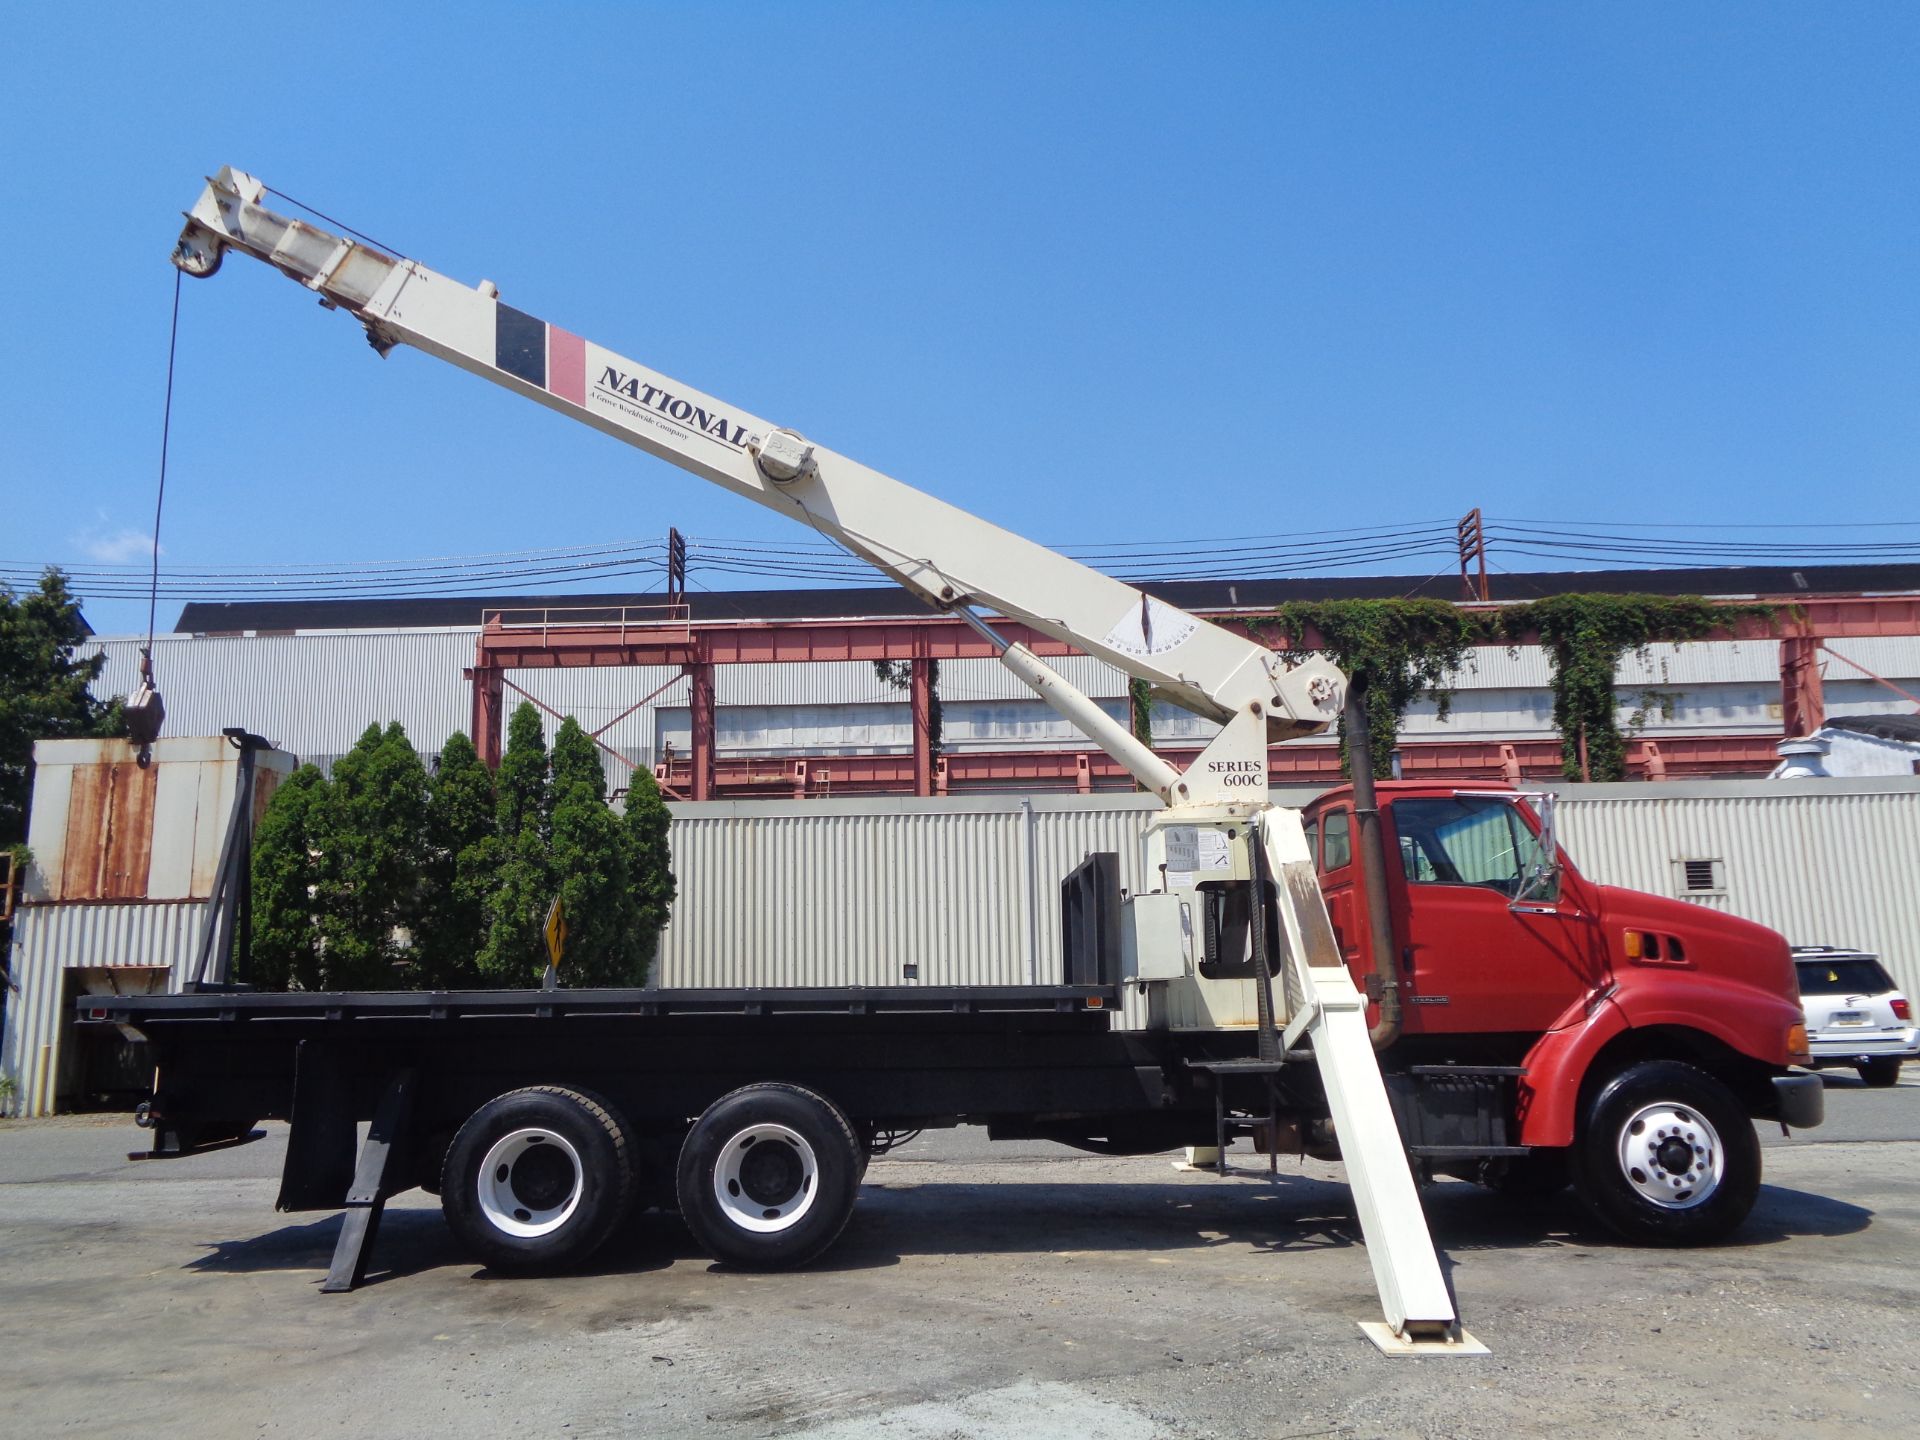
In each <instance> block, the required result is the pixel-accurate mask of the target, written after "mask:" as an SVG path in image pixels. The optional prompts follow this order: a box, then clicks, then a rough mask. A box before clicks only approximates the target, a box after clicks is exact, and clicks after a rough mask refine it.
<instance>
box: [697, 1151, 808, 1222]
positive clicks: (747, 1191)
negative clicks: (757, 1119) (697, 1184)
mask: <svg viewBox="0 0 1920 1440" xmlns="http://www.w3.org/2000/svg"><path fill="white" fill-rule="evenodd" d="M819 1179H820V1162H819V1160H818V1158H817V1157H816V1156H815V1155H814V1153H813V1146H811V1145H809V1144H808V1143H807V1141H806V1137H805V1136H803V1135H801V1134H800V1133H799V1132H798V1131H796V1130H790V1129H788V1128H787V1127H786V1126H785V1125H772V1124H767V1125H750V1126H748V1127H747V1128H746V1129H744V1130H741V1131H739V1132H738V1133H736V1134H735V1135H734V1136H733V1137H732V1138H731V1139H730V1140H728V1141H727V1143H726V1146H725V1147H724V1148H723V1149H722V1150H721V1152H720V1158H719V1160H718V1161H717V1162H716V1163H715V1165H714V1167H713V1194H714V1199H715V1200H717V1201H718V1202H719V1205H720V1210H721V1213H722V1214H724V1215H725V1216H726V1217H727V1219H728V1220H729V1221H731V1222H732V1223H733V1224H735V1225H737V1226H739V1227H740V1228H741V1229H742V1230H750V1231H752V1232H754V1233H755V1234H759V1235H772V1234H777V1233H778V1232H780V1231H782V1230H790V1229H792V1228H793V1227H794V1226H795V1225H798V1224H799V1223H800V1221H801V1220H802V1219H804V1218H805V1217H806V1215H807V1213H808V1212H809V1211H810V1210H812V1209H813V1202H814V1200H815V1199H816V1197H817V1196H818V1195H819V1193H820V1185H819Z"/></svg>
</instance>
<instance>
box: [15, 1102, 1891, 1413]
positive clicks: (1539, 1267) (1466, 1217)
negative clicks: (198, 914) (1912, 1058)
mask: <svg viewBox="0 0 1920 1440" xmlns="http://www.w3.org/2000/svg"><path fill="white" fill-rule="evenodd" d="M1827 1099H1828V1123H1827V1124H1826V1125H1825V1126H1824V1127H1822V1129H1820V1130H1818V1131H1813V1132H1807V1133H1806V1134H1804V1135H1796V1136H1795V1137H1793V1138H1790V1139H1780V1138H1778V1137H1777V1135H1776V1136H1774V1137H1769V1138H1768V1152H1767V1156H1766V1162H1767V1170H1768V1175H1767V1184H1766V1186H1765V1188H1764V1189H1763V1191H1762V1193H1761V1198H1760V1202H1759V1204H1758V1206H1757V1207H1756V1209H1755V1212H1754V1215H1753V1217H1752V1218H1751V1219H1750V1220H1749V1221H1748V1223H1747V1225H1746V1226H1745V1227H1744V1228H1743V1229H1742V1231H1741V1232H1740V1234H1739V1235H1738V1236H1737V1237H1736V1238H1735V1240H1734V1242H1733V1243H1731V1244H1728V1245H1723V1246H1718V1247H1714V1248H1711V1249H1707V1250H1695V1251H1649V1250H1638V1249H1633V1248H1631V1247H1627V1246H1622V1245H1618V1244H1616V1243H1614V1242H1612V1241H1610V1240H1609V1239H1608V1238H1606V1237H1605V1236H1604V1235H1603V1234H1600V1233H1598V1232H1597V1231H1596V1230H1595V1229H1594V1228H1593V1227H1592V1226H1591V1225H1590V1224H1589V1223H1588V1222H1587V1221H1585V1220H1584V1218H1583V1217H1582V1216H1581V1215H1580V1214H1579V1212H1578V1211H1577V1209H1576V1208H1575V1207H1573V1206H1572V1205H1571V1204H1570V1203H1555V1204H1552V1205H1550V1206H1547V1207H1545V1208H1539V1209H1531V1210H1529V1209H1517V1208H1515V1207H1514V1206H1513V1205H1511V1204H1509V1203H1507V1202H1505V1201H1503V1200H1501V1199H1500V1198H1498V1197H1495V1196H1492V1195H1490V1194H1488V1193H1486V1192H1484V1191H1481V1190H1480V1189H1478V1188H1477V1187H1474V1186H1470V1185H1465V1184H1460V1183H1458V1182H1451V1181H1446V1182H1441V1183H1438V1184H1435V1185H1432V1186H1430V1187H1427V1188H1426V1190H1425V1191H1424V1192H1423V1193H1424V1197H1425V1200H1426V1205H1427V1211H1428V1216H1429V1222H1430V1224H1431V1226H1432V1228H1433V1232H1434V1235H1435V1238H1436V1241H1437V1243H1438V1245H1439V1247H1440V1250H1441V1254H1442V1259H1443V1263H1444V1265H1445V1267H1446V1270H1447V1274H1448V1276H1449V1280H1450V1283H1451V1284H1452V1286H1453V1288H1454V1290H1455V1293H1456V1295H1457V1297H1458V1300H1459V1304H1460V1309H1461V1313H1462V1315H1463V1317H1464V1318H1465V1320H1466V1323H1467V1325H1468V1327H1469V1328H1470V1329H1471V1330H1472V1332H1473V1333H1474V1334H1475V1335H1476V1336H1477V1337H1478V1338H1479V1339H1480V1340H1482V1341H1483V1342H1485V1343H1486V1344H1487V1345H1488V1346H1489V1348H1490V1350H1491V1352H1492V1353H1491V1354H1489V1355H1487V1356H1484V1357H1479V1358H1472V1359H1469V1358H1450V1359H1417V1360H1395V1359H1388V1358H1385V1357H1383V1356H1381V1355H1379V1354H1378V1353H1377V1352H1376V1351H1375V1350H1374V1349H1373V1348H1372V1346H1371V1345H1369V1344H1368V1343H1367V1342H1366V1341H1365V1340H1364V1339H1363V1338H1362V1336H1361V1334H1360V1331H1359V1329H1358V1327H1357V1325H1356V1322H1357V1321H1359V1320H1362V1319H1367V1318H1370V1317H1372V1316H1375V1315H1377V1313H1378V1309H1377V1307H1378V1301H1377V1299H1376V1297H1375V1293H1374V1289H1373V1283H1372V1277H1371V1273H1370V1270H1369V1267H1368V1265H1367V1263H1366V1257H1365V1250H1364V1247H1363V1246H1361V1245H1360V1244H1359V1237H1358V1227H1357V1225H1356V1223H1355V1221H1354V1219H1353V1214H1352V1209H1351V1198H1350V1195H1349V1192H1348V1191H1347V1189H1346V1187H1345V1186H1344V1184H1342V1183H1340V1180H1341V1172H1340V1170H1339V1168H1338V1167H1337V1166H1330V1165H1321V1164H1317V1163H1314V1162H1293V1161H1288V1162H1284V1163H1283V1164H1282V1167H1281V1173H1280V1175H1279V1177H1278V1178H1277V1179H1269V1178H1268V1177H1267V1176H1266V1174H1265V1172H1264V1166H1263V1165H1262V1166H1259V1167H1257V1168H1256V1167H1255V1165H1254V1164H1253V1163H1252V1162H1253V1157H1251V1156H1248V1157H1245V1159H1246V1162H1247V1169H1246V1170H1245V1171H1244V1172H1243V1173H1239V1174H1236V1175H1234V1176H1232V1177H1230V1178H1228V1179H1226V1180H1220V1179H1216V1178H1214V1177H1212V1176H1210V1175H1204V1174H1195V1173H1192V1172H1185V1171H1179V1170H1176V1169H1174V1168H1173V1166H1172V1164H1171V1163H1170V1158H1171V1157H1165V1156H1160V1157H1141V1158H1131V1159H1112V1158H1104V1157H1094V1156H1084V1155H1079V1154H1076V1153H1075V1152H1071V1151H1064V1150H1060V1149H1058V1148H1056V1147H1053V1146H1047V1145H1038V1144H1033V1145H1027V1144H1019V1145H991V1146H990V1145H988V1144H987V1143H986V1142H985V1140H984V1137H983V1136H981V1135H980V1134H979V1132H976V1131H958V1132H951V1133H940V1134H932V1135H928V1136H925V1137H922V1138H921V1139H920V1140H918V1141H916V1142H915V1143H913V1144H912V1145H910V1146H908V1147H907V1148H906V1149H904V1150H902V1151H900V1152H898V1153H897V1154H896V1155H894V1156H890V1157H885V1158H882V1159H880V1160H877V1161H875V1162H874V1164H873V1166H872V1169H871V1170H870V1172H869V1175H868V1183H867V1184H866V1186H865V1187H864V1188H863V1190H862V1195H861V1200H860V1205H859V1208H858V1210H857V1211H856V1214H855V1217H854V1219H853V1222H852V1223H851V1224H850V1226H849V1227H848V1230H847V1233H846V1235H845V1236H844V1237H843V1238H842V1240H841V1242H840V1244H839V1245H838V1246H837V1247H836V1248H835V1250H834V1251H832V1252H831V1253H830V1254H829V1255H828V1256H827V1257H826V1258H825V1260H823V1261H822V1262H821V1263H819V1264H818V1265H816V1266H814V1267H812V1268H810V1269H808V1270H805V1271H801V1272H795V1273H792V1274H784V1275H747V1274H740V1273H729V1272H727V1271H726V1270H724V1269H723V1268H721V1267H717V1266H714V1265H713V1264H712V1263H711V1262H709V1261H708V1260H707V1259H706V1258H705V1257H703V1256H701V1255H700V1254H698V1253H697V1251H696V1250H695V1248H694V1247H693V1244H692V1242H691V1240H690V1238H689V1237H688V1235H687V1234H686V1231H685V1230H684V1228H683V1227H682V1226H680V1225H679V1223H678V1221H677V1220H675V1219H674V1218H673V1217H670V1216H661V1215H649V1216H644V1217H641V1218H640V1219H638V1220H637V1221H636V1222H635V1223H634V1224H633V1226H632V1227H631V1228H630V1230H629V1231H627V1232H626V1233H624V1234H622V1235H621V1236H619V1237H618V1238H617V1239H616V1240H615V1241H614V1242H613V1244H612V1245H611V1246H610V1247H609V1249H608V1250H607V1251H606V1252H604V1253H603V1254H602V1255H601V1256H600V1257H597V1258H596V1261H595V1262H594V1264H593V1266H592V1267H591V1268H590V1269H589V1270H588V1271H587V1272H586V1273H583V1274H579V1275H571V1276H564V1277H552V1278H545V1279H509V1278H504V1277H499V1276H495V1275H492V1274H491V1273H489V1272H487V1271H485V1270H484V1269H481V1268H479V1267H477V1266H475V1265H474V1264H472V1263H471V1262H469V1261H466V1260H464V1259H463V1258H462V1257H461V1256H460V1255H459V1254H458V1253H457V1252H456V1250H455V1248H454V1246H453V1242H452V1240H451V1237H450V1236H449V1234H448V1232H447V1230H446V1227H445V1225H444V1224H443V1222H442V1221H441V1219H440V1216H439V1213H438V1209H437V1206H436V1205H435V1203H434V1202H433V1200H432V1199H431V1197H428V1196H424V1195H420V1194H417V1193H416V1194H414V1195H410V1196H406V1197H402V1199H401V1200H400V1201H398V1202H396V1204H395V1205H394V1207H393V1208H392V1210H391V1211H390V1212H389V1216H388V1220H387V1223H386V1226H385V1228H384V1230H383V1232H382V1235H381V1241H380V1246H379V1250H378V1252H377V1254H376V1257H375V1262H374V1270H373V1274H372V1276H371V1277H370V1283H369V1284H368V1285H367V1286H366V1287H364V1288H363V1289H362V1290H360V1291H358V1292H356V1293H355V1294H352V1295H345V1296H322V1295H320V1294H319V1293H318V1284H319V1280H320V1278H321V1275H322V1274H323V1273H324V1270H325V1267H326V1264H327V1260H328V1257H329V1255H330V1253H331V1250H332V1246H333V1241H334V1238H335V1236H336V1235H337V1233H338V1229H339V1223H340V1222H339V1219H338V1217H337V1216H335V1215H307V1214H302V1215H277V1214H275V1213H274V1211H273V1208H272V1205H273V1197H274V1193H275V1185H276V1180H277V1172H278V1164H279V1158H280V1156H281V1154H282V1153H283V1152H284V1144H285V1132H284V1129H283V1128H282V1127H279V1126H269V1127H266V1129H265V1134H264V1136H263V1138H262V1139H261V1140H259V1141H257V1142H255V1143H253V1144H249V1145H243V1146H238V1147H234V1148H231V1149H227V1150H222V1151H216V1152H213V1153H209V1154H206V1155H198V1156H192V1157H188V1158H186V1159H182V1160H169V1161H129V1160H128V1159H126V1152H127V1151H128V1150H130V1149H134V1148H138V1147H139V1146H140V1144H141V1141H142V1140H143V1139H144V1135H143V1134H142V1132H139V1131H136V1130H134V1129H133V1128H132V1127H131V1126H129V1125H127V1124H125V1123H124V1122H123V1121H119V1120H108V1119H90V1118H86V1117H77V1118H72V1119H63V1120H56V1121H33V1122H0V1205H3V1206H4V1210H0V1215H3V1216H4V1219H3V1220H0V1343H4V1345H5V1350H6V1355H7V1359H8V1376H9V1382H10V1383H9V1386H8V1389H9V1392H10V1398H9V1400H8V1402H7V1408H6V1410H5V1411H4V1412H0V1413H4V1414H5V1415H6V1417H7V1418H6V1420H5V1422H4V1428H5V1430H6V1432H7V1433H12V1434H20V1435H42V1434H62V1435H122V1434H129V1433H137V1434H141V1435H151V1436H176V1435H177V1436H194V1437H207V1436H213V1437H220V1436H229V1435H232V1436H243V1435H244V1436H254V1435H276V1434H278V1435H294V1436H307V1435H313V1434H342V1435H360V1434H368V1433H412V1434H419V1435H427V1436H433V1435H452V1434H473V1433H490V1432H493V1431H498V1430H503V1429H508V1428H510V1429H511V1430H512V1431H513V1432H515V1433H525V1434H535V1435H553V1436H616V1435H618V1436H627V1435H633V1436H643V1435H644V1436H679V1435H700V1436H707V1435H711V1436H720V1437H739V1436H763V1435H769V1436H770V1435H793V1436H805V1437H808V1440H934V1437H947V1436H966V1437H976V1436H978V1437H988V1440H995V1437H1006V1440H1013V1437H1020V1440H1048V1437H1056V1436H1057V1437H1062V1440H1065V1437H1073V1440H1105V1437H1112V1440H1136V1437H1138V1440H1145V1437H1152V1436H1163V1435H1164V1436H1183V1437H1184V1436H1222V1437H1228V1436H1231V1437H1241V1436H1248V1437H1251V1436H1260V1437H1275V1440H1279V1437H1287V1440H1306V1437H1310V1436H1382V1437H1387V1436H1391V1437H1402V1436H1405V1437H1415V1436H1418V1437H1429V1436H1434V1437H1445V1436H1458V1437H1482V1436H1485V1437H1496V1436H1497V1437H1501V1440H1506V1437H1510V1436H1522V1435H1538V1434H1547V1433H1553V1434H1555V1435H1556V1436H1565V1437H1584V1436H1595V1437H1598V1436H1608V1437H1613V1436H1618V1435H1623V1434H1643V1433H1644V1434H1655V1435H1659V1436H1662V1437H1686V1436H1712V1437H1715V1440H1724V1437H1728V1436H1734V1437H1744V1436H1774V1435H1779V1436H1791V1437H1794V1440H1808V1437H1826V1436H1835V1437H1838V1436H1847V1437H1853V1436H1858V1435H1861V1434H1866V1433H1871V1432H1881V1431H1885V1432H1888V1433H1892V1432H1895V1431H1897V1430H1898V1429H1901V1428H1906V1427H1910V1426H1912V1425H1913V1424H1914V1423H1915V1422H1916V1421H1920V1373H1917V1371H1916V1364H1915V1361H1914V1359H1913V1358H1912V1357H1913V1353H1914V1351H1913V1346H1912V1343H1911V1342H1912V1335H1911V1330H1912V1326H1913V1324H1914V1320H1913V1317H1914V1315H1915V1314H1916V1313H1920V1308H1917V1307H1916V1299H1920V1296H1917V1295H1916V1285H1915V1282H1914V1279H1913V1276H1914V1270H1915V1264H1916V1262H1917V1261H1920V1084H1916V1083H1913V1082H1912V1081H1908V1082H1907V1083H1903V1084H1902V1085H1901V1086H1899V1087H1898V1088H1896V1089H1893V1090H1869V1089H1867V1088H1865V1087H1863V1086H1861V1085H1859V1084H1858V1083H1857V1082H1855V1081H1854V1080H1853V1079H1852V1078H1851V1077H1850V1076H1848V1075H1845V1074H1842V1073H1838V1072H1836V1073H1835V1074H1833V1075H1832V1076H1831V1077H1830V1078H1829V1081H1828V1089H1827Z"/></svg>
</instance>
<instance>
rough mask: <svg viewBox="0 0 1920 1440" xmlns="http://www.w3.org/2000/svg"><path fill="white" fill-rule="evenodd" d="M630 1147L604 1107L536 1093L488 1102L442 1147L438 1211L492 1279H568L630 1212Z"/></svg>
mask: <svg viewBox="0 0 1920 1440" xmlns="http://www.w3.org/2000/svg"><path fill="white" fill-rule="evenodd" d="M633 1189H634V1164H633V1147H632V1145H631V1144H630V1143H629V1140H628V1136H627V1131H626V1127H625V1126H624V1125H623V1124H622V1123H621V1121H620V1118H619V1117H618V1116H617V1115H615V1114H614V1112H613V1110H612V1109H611V1108H610V1107H609V1106H608V1105H607V1104H606V1102H605V1101H603V1100H600V1099H599V1098H598V1097H596V1096H593V1095H589V1094H586V1093H584V1092H582V1091H579V1090H563V1089H560V1088H559V1087H557V1086H551V1085H539V1086H533V1087H531V1088H529V1089H525V1090H512V1091H509V1092H508V1093H507V1094H505V1095H501V1096H498V1097H497V1098H495V1099H492V1100H489V1101H488V1102H487V1103H486V1104H484V1105H482V1106H481V1107H480V1108H479V1109H478V1110H476V1111H474V1112H473V1114H472V1115H471V1116H470V1117H468V1119H467V1123H466V1124H464V1125H462V1126H461V1127H460V1130H459V1133H458V1134H456V1135H455V1136H454V1137H453V1143H452V1144H451V1145H450V1146H448V1147H447V1158H446V1162H445V1164H444V1166H443V1167H442V1170H441V1174H440V1209H441V1211H442V1213H443V1214H445V1216H446V1217H447V1224H448V1225H449V1226H450V1227H451V1228H452V1230H453V1233H454V1235H455V1236H456V1237H457V1238H458V1239H459V1240H460V1241H461V1243H462V1244H464V1245H465V1246H466V1248H467V1249H468V1250H470V1251H471V1252H472V1253H473V1254H474V1255H476V1256H478V1257H479V1258H480V1259H481V1260H483V1261H485V1262H486V1263H487V1264H488V1265H490V1266H492V1267H493V1268H494V1269H497V1270H512V1271H522V1272H529V1273H531V1272H538V1271H552V1270H565V1269H568V1268H570V1267H572V1266H575V1265H578V1264H580V1263H581V1262H583V1261H584V1260H586V1258H587V1257H588V1256H589V1255H591V1254H593V1252H594V1251H595V1250H598V1249H599V1248H600V1246H601V1244H602V1243H603V1242H604V1241H605V1240H606V1238H607V1237H608V1236H609V1235H610V1234H612V1233H613V1230H614V1228H615V1227H616V1226H617V1225H618V1224H619V1223H620V1221H621V1219H622V1217H624V1216H625V1215H626V1213H627V1210H628V1207H629V1204H630V1202H631V1200H632V1196H633Z"/></svg>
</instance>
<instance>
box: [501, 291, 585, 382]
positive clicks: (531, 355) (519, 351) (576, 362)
mask: <svg viewBox="0 0 1920 1440" xmlns="http://www.w3.org/2000/svg"><path fill="white" fill-rule="evenodd" d="M493 363H494V364H495V365H496V366H497V367H498V368H500V369H501V370H503V371H505V372H506V373H507V374H509V375H512V376H514V377H515V378H517V379H520V380H524V381H526V382H527V383H528V384H529V385H538V386H539V387H540V388H541V389H542V390H545V391H547V392H549V393H550V394H553V395H557V396H558V397H559V398H560V399H562V400H570V401H572V402H573V403H574V404H575V405H585V404H586V403H587V342H586V341H584V340H582V339H581V338H580V337H579V336H578V335H574V334H570V333H569V332H567V331H565V330H562V329H561V328H560V327H559V326H558V325H549V324H547V322H546V321H544V320H539V319H536V318H534V317H533V316H531V315H529V314H527V313H526V312H525V311H524V310H516V309H514V308H513V307H512V306H511V305H496V306H495V307H494V322H493Z"/></svg>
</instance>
